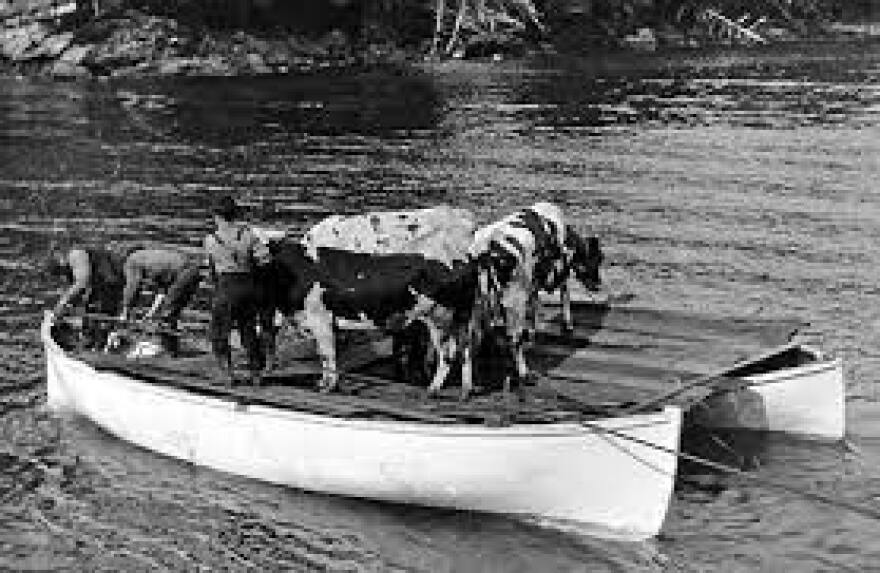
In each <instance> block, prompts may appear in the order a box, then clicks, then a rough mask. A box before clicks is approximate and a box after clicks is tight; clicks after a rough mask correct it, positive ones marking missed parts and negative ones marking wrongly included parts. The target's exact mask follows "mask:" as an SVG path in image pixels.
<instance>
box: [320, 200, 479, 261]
mask: <svg viewBox="0 0 880 573" xmlns="http://www.w3.org/2000/svg"><path fill="white" fill-rule="evenodd" d="M476 227H477V225H476V221H475V219H474V216H473V214H472V213H471V212H470V211H468V210H467V209H460V208H455V207H449V206H445V205H441V206H438V207H431V208H428V209H414V210H409V211H377V212H372V213H364V214H362V215H351V216H341V215H333V216H331V217H328V218H326V219H324V220H323V221H321V222H319V223H318V224H317V225H315V226H314V227H312V228H311V229H309V231H308V232H307V233H306V234H305V236H304V237H303V244H304V245H305V246H306V248H307V249H308V250H309V252H311V253H315V252H316V250H317V249H318V248H320V247H330V248H336V249H344V250H347V251H353V252H356V253H372V254H419V255H422V256H424V257H425V258H427V259H430V260H435V261H440V262H442V263H444V264H445V265H451V263H452V262H453V261H463V260H465V259H466V258H467V252H468V248H469V247H470V245H471V242H472V241H473V236H474V231H475V230H476Z"/></svg>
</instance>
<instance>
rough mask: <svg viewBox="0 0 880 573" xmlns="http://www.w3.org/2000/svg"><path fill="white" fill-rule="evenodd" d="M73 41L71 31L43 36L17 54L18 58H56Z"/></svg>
mask: <svg viewBox="0 0 880 573" xmlns="http://www.w3.org/2000/svg"><path fill="white" fill-rule="evenodd" d="M72 41H73V32H62V33H61V34H54V35H51V36H46V37H44V38H43V39H42V40H41V41H40V42H38V43H36V44H35V45H34V46H32V47H31V48H30V49H29V50H27V51H26V52H25V53H23V54H21V55H20V56H19V58H18V59H19V60H35V59H43V58H45V59H54V58H57V57H58V56H59V55H60V54H61V53H62V52H63V51H64V50H66V49H67V47H68V46H69V45H70V43H71V42H72Z"/></svg>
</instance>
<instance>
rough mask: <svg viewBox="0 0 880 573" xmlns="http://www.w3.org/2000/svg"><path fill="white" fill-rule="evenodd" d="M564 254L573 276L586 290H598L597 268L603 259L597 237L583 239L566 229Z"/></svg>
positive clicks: (572, 230) (600, 279)
mask: <svg viewBox="0 0 880 573" xmlns="http://www.w3.org/2000/svg"><path fill="white" fill-rule="evenodd" d="M565 254H566V257H567V258H568V263H569V266H570V268H571V270H572V272H573V273H574V276H575V277H577V279H578V280H579V281H580V282H581V283H582V284H583V285H584V286H585V287H586V288H587V290H590V291H596V290H599V286H600V285H601V284H602V276H601V274H600V273H599V267H601V266H602V259H603V258H604V255H603V254H602V247H601V246H600V245H599V237H589V238H587V239H584V238H583V237H582V236H580V235H579V234H578V233H577V231H575V230H574V229H573V228H571V227H568V228H567V229H566V231H565Z"/></svg>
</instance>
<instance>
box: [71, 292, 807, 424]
mask: <svg viewBox="0 0 880 573" xmlns="http://www.w3.org/2000/svg"><path fill="white" fill-rule="evenodd" d="M573 315H574V321H575V324H576V328H575V332H574V333H573V335H572V336H571V337H564V336H562V335H561V334H560V332H559V324H560V321H559V317H558V306H556V305H553V304H552V303H551V304H545V305H543V308H542V311H541V312H540V314H539V321H538V324H539V329H538V335H537V337H536V341H535V344H534V346H533V348H532V349H531V350H530V353H529V358H528V360H529V365H530V367H532V369H533V370H534V371H535V372H536V375H535V380H533V382H534V384H531V385H524V386H523V387H522V388H521V389H520V392H519V394H518V397H517V398H518V399H517V398H511V397H510V396H503V394H502V393H501V392H500V391H499V390H498V389H499V386H500V384H499V383H500V378H501V375H500V374H499V373H498V370H499V369H497V368H493V367H492V365H491V364H488V365H487V362H488V363H491V362H503V358H500V357H499V356H498V355H497V354H490V355H489V356H488V357H487V359H486V360H483V361H482V362H481V364H478V365H477V368H476V371H477V372H478V373H480V377H478V378H477V379H476V380H475V383H477V384H478V385H479V386H481V388H478V392H477V393H476V395H475V396H474V397H473V398H472V399H471V400H470V401H469V402H467V403H461V402H459V400H458V393H459V388H458V381H457V377H456V376H454V375H453V376H452V379H451V380H450V381H449V382H448V383H447V385H446V387H444V389H443V391H442V392H441V394H440V396H439V397H437V398H435V399H431V400H428V399H426V398H425V395H424V388H421V387H417V386H415V385H413V384H409V383H405V382H397V381H394V380H393V368H392V365H391V363H390V360H388V357H389V355H390V352H391V348H390V346H391V345H390V340H389V339H388V338H387V337H384V336H381V335H379V334H378V333H375V332H369V331H355V332H346V333H345V334H344V335H343V336H342V337H340V338H341V344H340V348H339V368H340V371H341V372H342V373H343V375H342V379H341V388H340V392H339V393H335V394H320V393H317V392H315V391H314V390H313V388H314V386H315V383H316V381H317V380H318V378H319V377H320V364H319V363H318V361H317V360H316V357H315V356H314V354H313V348H312V346H313V345H311V344H310V343H308V342H303V341H301V340H300V341H299V342H296V340H295V339H294V341H293V342H291V339H290V338H288V340H287V341H286V342H282V344H281V345H280V347H279V358H280V364H281V366H280V367H279V368H275V369H274V370H272V371H270V372H269V373H267V375H266V377H265V380H264V385H263V386H262V387H259V388H251V387H249V386H243V385H237V386H235V388H234V389H232V390H229V389H226V388H225V387H224V386H222V385H221V384H219V383H218V382H217V381H215V380H212V379H211V374H210V373H211V372H213V368H212V366H213V362H212V360H211V358H210V356H208V354H207V353H205V352H193V353H191V355H190V356H188V357H184V358H178V359H171V358H168V357H157V358H153V359H137V360H130V359H126V358H125V357H124V356H120V355H107V354H90V355H83V358H84V359H86V360H87V361H88V362H90V363H91V364H93V365H95V366H96V367H99V368H103V369H109V370H114V371H117V372H120V373H125V374H128V375H131V376H136V377H140V378H143V379H148V380H151V381H154V382H156V383H161V384H167V385H172V386H177V387H181V388H186V389H189V390H193V391H197V392H202V393H206V394H212V395H217V396H225V397H228V398H229V399H233V400H236V401H239V402H247V403H262V404H272V405H276V406H279V407H286V408H296V409H300V410H304V411H309V412H315V413H322V414H325V415H334V416H341V417H364V418H378V419H397V420H411V421H420V422H428V423H450V422H465V423H483V424H498V423H508V422H548V421H559V420H566V419H577V418H579V417H596V416H603V415H610V414H613V413H615V412H623V411H626V410H627V409H628V408H630V407H632V406H633V405H635V404H640V403H645V402H650V401H651V399H652V398H656V397H657V396H662V395H664V394H666V393H669V392H670V391H671V390H672V389H675V388H679V387H682V386H683V385H687V384H688V383H689V381H691V382H693V381H700V379H701V377H708V380H704V381H701V382H700V383H699V384H693V386H694V387H693V388H690V389H689V391H687V392H682V393H681V394H679V395H676V396H674V397H673V398H670V399H669V400H668V401H667V402H666V403H677V404H679V405H682V406H683V407H685V408H688V407H690V405H692V404H693V403H694V402H696V401H699V400H701V399H703V398H705V396H707V395H708V394H710V393H712V392H714V391H717V390H718V388H721V387H728V388H733V387H736V386H737V385H738V384H741V380H738V379H736V378H732V377H724V376H720V377H716V375H717V374H718V373H723V372H724V370H725V369H726V368H731V367H733V366H735V365H737V364H738V363H741V362H742V361H743V360H746V359H748V358H749V357H756V356H760V355H761V354H762V353H766V352H767V351H768V349H771V348H777V347H780V348H782V347H783V345H785V344H787V343H788V342H789V341H790V339H791V337H792V336H793V334H794V333H795V332H796V331H797V329H798V328H800V327H802V326H803V324H801V323H799V322H797V321H788V320H775V321H770V320H752V319H748V320H746V319H742V318H736V317H712V316H704V315H690V314H685V313H675V312H668V311H659V310H653V309H643V308H637V307H628V306H615V305H607V304H605V305H603V304H592V303H583V302H581V303H574V304H573ZM282 341H283V338H282ZM493 378H494V379H493Z"/></svg>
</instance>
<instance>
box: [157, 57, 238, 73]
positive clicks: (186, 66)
mask: <svg viewBox="0 0 880 573" xmlns="http://www.w3.org/2000/svg"><path fill="white" fill-rule="evenodd" d="M157 71H158V73H159V74H161V75H166V76H179V75H187V76H196V75H198V76H228V75H230V74H231V73H232V70H231V68H230V67H229V65H228V64H226V62H224V61H223V60H222V59H220V58H219V57H217V56H214V57H210V58H198V57H195V58H168V59H163V60H161V61H160V62H159V64H158V68H157Z"/></svg>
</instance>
